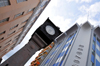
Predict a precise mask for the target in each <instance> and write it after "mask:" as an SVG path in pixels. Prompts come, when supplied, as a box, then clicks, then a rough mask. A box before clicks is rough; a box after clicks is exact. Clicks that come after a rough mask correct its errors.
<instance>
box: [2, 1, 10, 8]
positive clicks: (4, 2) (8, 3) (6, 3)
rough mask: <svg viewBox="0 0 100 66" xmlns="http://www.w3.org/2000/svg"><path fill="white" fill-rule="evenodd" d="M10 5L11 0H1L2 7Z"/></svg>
mask: <svg viewBox="0 0 100 66" xmlns="http://www.w3.org/2000/svg"><path fill="white" fill-rule="evenodd" d="M8 5H10V2H9V0H0V7H3V6H8Z"/></svg>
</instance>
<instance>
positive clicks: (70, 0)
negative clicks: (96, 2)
mask: <svg viewBox="0 0 100 66" xmlns="http://www.w3.org/2000/svg"><path fill="white" fill-rule="evenodd" d="M66 1H67V2H72V1H75V2H76V3H78V2H79V0H66Z"/></svg>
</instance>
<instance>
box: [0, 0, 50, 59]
mask: <svg viewBox="0 0 100 66" xmlns="http://www.w3.org/2000/svg"><path fill="white" fill-rule="evenodd" d="M49 2H50V0H0V58H2V56H4V55H5V54H6V53H8V52H9V51H10V50H12V49H13V48H14V47H15V46H17V45H18V44H20V42H21V41H22V40H23V38H24V37H25V35H26V34H27V32H28V31H29V29H30V28H31V27H32V25H33V24H34V22H35V21H36V19H37V18H38V17H39V15H40V14H41V12H42V11H43V10H44V8H45V7H46V6H47V4H48V3H49Z"/></svg>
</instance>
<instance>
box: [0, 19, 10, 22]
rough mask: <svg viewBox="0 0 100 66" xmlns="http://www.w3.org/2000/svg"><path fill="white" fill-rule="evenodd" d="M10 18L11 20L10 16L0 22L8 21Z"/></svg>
mask: <svg viewBox="0 0 100 66" xmlns="http://www.w3.org/2000/svg"><path fill="white" fill-rule="evenodd" d="M8 20H9V18H5V19H3V20H0V23H3V22H5V21H8Z"/></svg>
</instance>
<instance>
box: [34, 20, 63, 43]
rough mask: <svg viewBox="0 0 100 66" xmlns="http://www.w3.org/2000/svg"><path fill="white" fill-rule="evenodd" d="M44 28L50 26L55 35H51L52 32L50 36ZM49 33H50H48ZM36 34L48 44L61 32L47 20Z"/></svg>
mask: <svg viewBox="0 0 100 66" xmlns="http://www.w3.org/2000/svg"><path fill="white" fill-rule="evenodd" d="M46 26H51V27H52V28H53V29H54V31H55V33H53V32H54V31H52V30H51V31H52V33H53V34H52V35H50V34H49V33H48V32H47V31H46ZM49 32H50V31H49ZM36 33H37V34H38V35H39V36H40V37H41V38H42V39H43V40H44V41H45V42H46V43H47V44H50V43H51V42H52V41H53V40H54V39H55V38H56V37H58V36H59V35H60V34H61V33H62V32H61V31H60V30H59V28H58V27H56V26H55V25H54V24H53V23H52V22H51V21H50V19H49V18H48V19H47V20H46V21H45V22H44V23H43V24H42V25H41V26H40V27H39V28H38V29H37V30H36Z"/></svg>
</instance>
